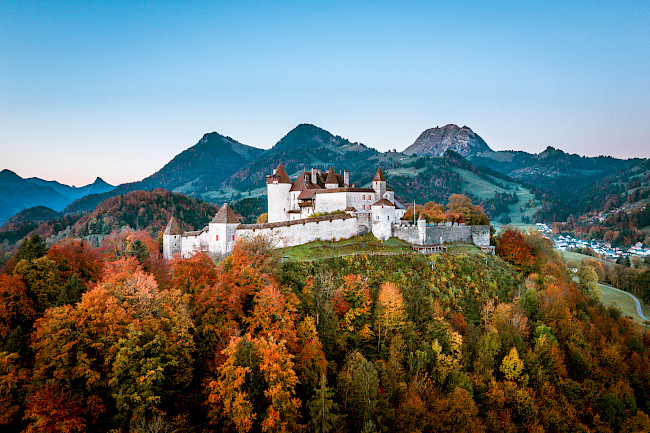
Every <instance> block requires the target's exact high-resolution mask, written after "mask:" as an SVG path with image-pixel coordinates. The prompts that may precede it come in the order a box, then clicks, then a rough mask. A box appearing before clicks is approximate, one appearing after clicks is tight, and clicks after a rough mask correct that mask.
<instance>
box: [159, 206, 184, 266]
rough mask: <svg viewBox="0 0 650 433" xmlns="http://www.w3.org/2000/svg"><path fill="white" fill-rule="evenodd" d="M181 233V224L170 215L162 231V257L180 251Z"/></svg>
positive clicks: (173, 254) (172, 255) (167, 257)
mask: <svg viewBox="0 0 650 433" xmlns="http://www.w3.org/2000/svg"><path fill="white" fill-rule="evenodd" d="M182 234H183V232H182V231H181V226H179V225H178V223H177V222H176V220H175V219H174V216H172V217H171V218H170V219H169V223H168V224H167V227H166V228H165V231H164V232H163V257H164V258H166V259H167V260H170V259H172V258H174V256H175V255H177V254H180V253H181V235H182Z"/></svg>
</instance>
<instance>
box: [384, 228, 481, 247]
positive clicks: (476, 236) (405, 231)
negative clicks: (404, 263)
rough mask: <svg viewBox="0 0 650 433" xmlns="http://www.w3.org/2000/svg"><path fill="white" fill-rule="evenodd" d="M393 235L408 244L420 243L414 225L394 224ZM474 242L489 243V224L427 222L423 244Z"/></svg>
mask: <svg viewBox="0 0 650 433" xmlns="http://www.w3.org/2000/svg"><path fill="white" fill-rule="evenodd" d="M393 236H395V237H396V238H398V239H401V240H403V241H405V242H408V243H410V244H418V245H421V244H422V241H421V239H420V236H419V233H418V228H417V226H414V225H408V226H406V225H394V226H393ZM453 243H461V244H474V245H476V246H477V247H484V246H488V245H490V226H487V225H484V226H466V225H462V224H460V225H459V224H451V223H447V224H444V223H443V224H440V225H435V224H427V226H426V239H425V242H424V245H441V244H453Z"/></svg>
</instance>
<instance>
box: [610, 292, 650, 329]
mask: <svg viewBox="0 0 650 433" xmlns="http://www.w3.org/2000/svg"><path fill="white" fill-rule="evenodd" d="M600 285H601V286H606V287H609V288H610V289H612V290H616V291H617V292H621V293H625V294H626V295H628V296H629V297H631V298H632V299H634V303H635V304H636V312H637V314H638V315H639V317H641V318H642V319H643V320H647V321H649V322H650V319H649V318H647V317H646V316H644V315H643V310H642V309H641V302H639V300H638V299H637V297H636V296H634V295H633V294H631V293H629V292H626V291H625V290H621V289H617V288H616V287H612V286H610V285H608V284H603V283H600Z"/></svg>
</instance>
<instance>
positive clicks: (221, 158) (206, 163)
mask: <svg viewBox="0 0 650 433" xmlns="http://www.w3.org/2000/svg"><path fill="white" fill-rule="evenodd" d="M262 152H263V150H262V149H258V148H256V147H251V146H247V145H245V144H241V143H239V142H238V141H235V140H233V139H232V138H230V137H225V136H223V135H221V134H218V133H216V132H212V133H209V134H205V135H204V136H203V137H202V138H201V139H200V140H199V142H198V143H196V144H195V145H194V146H192V147H190V148H189V149H187V150H185V151H183V152H181V153H179V154H178V155H176V156H175V157H174V158H173V159H172V160H171V161H169V162H168V163H167V164H165V166H164V167H163V168H161V169H160V170H158V171H157V172H156V173H154V174H152V175H151V176H149V177H147V178H145V179H143V180H142V181H141V182H136V183H135V186H137V188H136V189H145V190H147V189H153V188H164V189H167V190H170V191H177V192H185V193H192V194H201V193H202V192H206V191H210V190H212V189H216V188H219V187H220V186H221V182H223V181H224V180H225V179H226V178H228V177H229V176H230V175H231V174H233V173H234V172H236V171H237V170H238V169H239V168H241V167H242V166H244V165H246V164H248V163H249V162H250V161H252V160H254V159H255V158H256V157H257V156H258V155H259V154H261V153H262Z"/></svg>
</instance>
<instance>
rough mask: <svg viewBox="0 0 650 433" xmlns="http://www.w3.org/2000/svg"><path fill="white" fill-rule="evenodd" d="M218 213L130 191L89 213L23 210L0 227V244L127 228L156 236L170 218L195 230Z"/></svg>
mask: <svg viewBox="0 0 650 433" xmlns="http://www.w3.org/2000/svg"><path fill="white" fill-rule="evenodd" d="M218 210H219V206H216V205H214V204H211V203H206V202H204V201H202V200H198V199H195V198H192V197H188V196H186V195H184V194H179V193H173V192H169V191H166V190H164V189H156V190H153V191H132V192H129V193H126V194H122V195H119V196H114V197H109V198H107V199H106V200H104V201H103V202H101V203H100V204H99V205H98V206H97V207H96V208H95V209H94V210H93V211H92V212H89V213H82V212H80V213H75V214H68V215H63V214H62V213H56V212H54V211H51V210H47V209H46V208H32V209H28V210H25V211H22V212H21V213H19V214H18V215H16V216H14V217H13V218H12V219H11V220H10V221H8V222H7V223H5V224H4V225H3V226H2V227H0V243H1V242H3V241H5V240H7V241H9V242H10V243H14V242H17V241H19V240H20V239H22V238H24V237H25V236H31V235H34V234H38V235H40V236H41V237H43V238H44V239H46V240H47V241H48V242H55V241H56V240H58V239H61V238H67V237H86V236H91V237H96V236H97V235H99V237H100V238H101V236H103V235H108V234H110V233H113V232H115V231H119V230H121V229H122V228H125V227H127V226H128V227H129V228H131V229H134V230H146V231H148V232H149V234H150V235H151V236H152V237H156V236H157V235H158V234H159V232H160V231H161V230H162V229H163V228H164V227H165V226H166V225H167V223H168V222H169V218H170V217H171V216H172V215H174V216H175V217H176V219H177V220H178V221H179V223H180V224H181V227H182V229H183V230H194V229H201V228H203V227H204V226H205V225H206V224H207V223H208V222H209V221H210V220H211V219H212V218H213V217H214V215H215V214H216V213H217V211H218ZM48 214H49V217H47V216H48ZM43 217H46V218H47V219H46V220H43V219H42V218H43Z"/></svg>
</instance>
